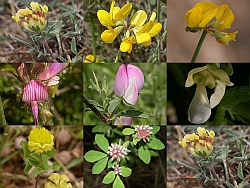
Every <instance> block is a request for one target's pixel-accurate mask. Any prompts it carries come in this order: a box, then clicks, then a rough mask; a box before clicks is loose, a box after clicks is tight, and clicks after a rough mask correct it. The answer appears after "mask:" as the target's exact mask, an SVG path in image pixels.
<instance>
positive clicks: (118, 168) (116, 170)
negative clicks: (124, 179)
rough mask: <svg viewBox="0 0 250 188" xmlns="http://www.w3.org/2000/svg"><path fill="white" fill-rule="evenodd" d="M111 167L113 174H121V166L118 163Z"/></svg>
mask: <svg viewBox="0 0 250 188" xmlns="http://www.w3.org/2000/svg"><path fill="white" fill-rule="evenodd" d="M112 168H113V169H114V172H115V174H119V175H122V170H121V167H120V166H119V164H117V165H115V166H113V167H112Z"/></svg>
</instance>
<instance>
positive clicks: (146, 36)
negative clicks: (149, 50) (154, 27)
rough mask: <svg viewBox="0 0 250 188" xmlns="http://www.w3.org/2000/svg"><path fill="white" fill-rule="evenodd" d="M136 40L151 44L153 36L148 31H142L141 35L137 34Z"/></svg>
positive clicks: (147, 44)
mask: <svg viewBox="0 0 250 188" xmlns="http://www.w3.org/2000/svg"><path fill="white" fill-rule="evenodd" d="M136 41H137V43H138V44H143V45H144V46H149V45H150V44H151V37H150V35H149V34H148V33H142V34H141V35H136Z"/></svg>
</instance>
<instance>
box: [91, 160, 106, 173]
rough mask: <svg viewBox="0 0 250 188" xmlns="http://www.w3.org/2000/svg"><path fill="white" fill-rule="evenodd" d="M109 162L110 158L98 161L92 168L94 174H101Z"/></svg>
mask: <svg viewBox="0 0 250 188" xmlns="http://www.w3.org/2000/svg"><path fill="white" fill-rule="evenodd" d="M107 162H108V157H105V158H103V159H101V160H100V161H98V162H97V163H96V164H95V165H94V166H93V168H92V174H100V173H101V172H102V171H103V170H104V169H105V167H106V165H107Z"/></svg>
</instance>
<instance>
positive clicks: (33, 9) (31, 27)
mask: <svg viewBox="0 0 250 188" xmlns="http://www.w3.org/2000/svg"><path fill="white" fill-rule="evenodd" d="M47 13H48V7H47V6H46V5H43V6H42V5H40V4H38V3H37V2H31V3H30V8H26V9H19V10H18V11H17V13H16V15H15V16H12V19H13V20H14V21H16V22H17V23H18V24H19V25H21V26H22V27H23V28H24V29H26V30H27V31H30V32H35V33H40V32H41V31H42V30H43V29H44V28H45V26H46V24H47Z"/></svg>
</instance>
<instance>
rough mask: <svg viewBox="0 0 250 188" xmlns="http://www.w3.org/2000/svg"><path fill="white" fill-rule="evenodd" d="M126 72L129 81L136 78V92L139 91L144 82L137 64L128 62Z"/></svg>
mask: <svg viewBox="0 0 250 188" xmlns="http://www.w3.org/2000/svg"><path fill="white" fill-rule="evenodd" d="M127 74H128V79H129V82H131V78H133V77H135V78H136V85H137V90H138V92H140V91H141V89H142V87H143V84H144V75H143V73H142V71H141V69H139V68H138V67H137V66H135V65H131V64H128V65H127Z"/></svg>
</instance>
